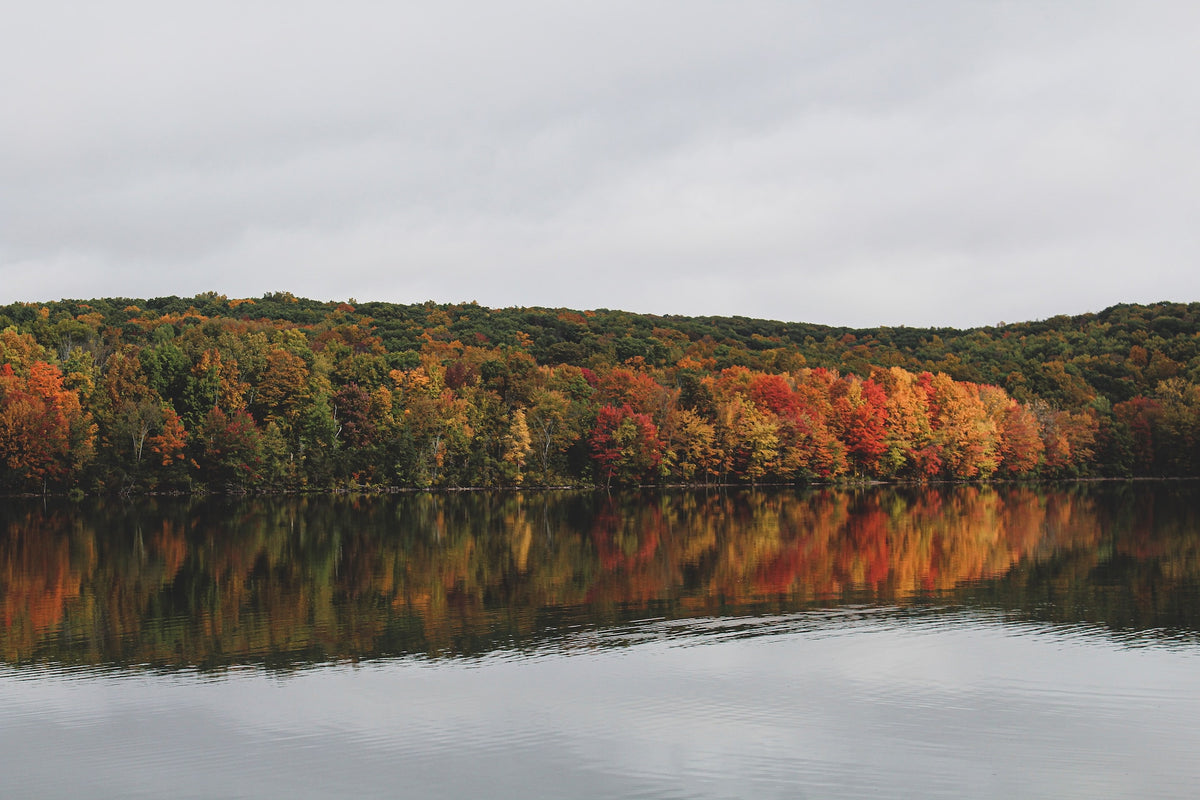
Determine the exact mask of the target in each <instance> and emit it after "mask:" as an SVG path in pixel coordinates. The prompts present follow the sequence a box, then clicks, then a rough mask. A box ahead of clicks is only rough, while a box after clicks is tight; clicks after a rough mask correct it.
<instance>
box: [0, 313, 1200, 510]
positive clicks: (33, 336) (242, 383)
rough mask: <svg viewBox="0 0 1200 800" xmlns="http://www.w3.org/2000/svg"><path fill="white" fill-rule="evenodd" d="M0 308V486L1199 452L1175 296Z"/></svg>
mask: <svg viewBox="0 0 1200 800" xmlns="http://www.w3.org/2000/svg"><path fill="white" fill-rule="evenodd" d="M0 331H2V333H0V487H4V488H6V489H8V490H10V491H11V490H23V491H29V490H34V491H39V490H50V489H64V488H68V487H78V488H82V489H84V490H86V491H98V492H111V491H141V490H150V489H158V490H164V489H178V490H189V491H190V490H196V489H209V490H242V489H246V490H252V489H326V488H334V487H347V486H363V485H369V486H378V487H431V486H467V485H470V486H512V485H526V486H528V485H558V484H563V483H567V484H574V485H593V484H602V485H611V484H613V483H659V482H697V481H699V482H714V481H721V482H725V481H767V480H770V481H785V482H794V481H799V482H803V481H813V480H836V479H843V478H872V479H885V480H886V479H905V480H926V479H953V480H975V479H987V478H995V477H1041V478H1044V477H1063V476H1082V475H1104V476H1120V475H1196V474H1197V473H1198V471H1200V469H1198V468H1200V459H1198V457H1197V431H1198V429H1200V388H1198V386H1197V384H1198V383H1200V303H1191V304H1177V303H1157V304H1153V305H1147V306H1140V305H1119V306H1114V307H1112V308H1109V309H1106V310H1104V311H1102V312H1100V313H1098V314H1086V315H1081V316H1076V317H1054V318H1052V319H1049V320H1043V321H1039V322H1027V323H1017V324H1010V325H1002V326H997V327H986V328H977V329H972V330H962V331H960V330H955V329H949V328H944V329H922V328H906V327H898V328H877V329H850V328H831V327H826V326H819V325H810V324H804V323H785V322H773V321H768V320H756V319H748V318H744V317H680V316H654V315H646V314H632V313H627V312H622V311H610V310H605V309H600V310H593V311H574V310H569V309H545V308H506V309H488V308H485V307H482V306H479V305H476V304H473V303H471V304H455V305H445V304H442V305H439V304H435V303H424V304H417V305H398V304H387V303H355V302H354V301H350V302H348V303H338V302H320V301H313V300H307V299H303V298H297V297H294V296H292V295H290V294H288V293H273V294H269V295H265V296H263V297H261V298H255V299H243V300H239V299H229V298H225V297H223V296H221V295H217V294H213V293H206V294H202V295H198V296H196V297H192V298H178V297H165V298H153V299H149V300H141V299H131V298H108V299H96V300H86V301H85V300H63V301H60V302H53V303H45V304H27V303H19V304H13V305H9V306H0Z"/></svg>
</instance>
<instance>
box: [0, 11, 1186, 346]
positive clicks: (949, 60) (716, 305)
mask: <svg viewBox="0 0 1200 800" xmlns="http://www.w3.org/2000/svg"><path fill="white" fill-rule="evenodd" d="M1197 41H1200V3H1195V2H1192V1H1191V0H1179V1H1178V2H1144V3H1130V2H1125V1H1124V0H1121V1H1120V2H1103V1H1102V0H1096V1H1094V2H1070V0H1061V1H1058V2H1053V3H1047V2H1045V1H1044V0H1036V1H1035V2H975V1H972V0H945V1H942V0H927V1H926V2H920V3H898V2H885V1H883V0H881V1H880V2H846V0H833V1H832V2H804V1H803V0H785V1H783V2H757V1H756V0H744V1H743V2H738V3H731V2H709V1H708V0H687V1H686V2H683V1H680V2H665V1H664V2H656V1H655V0H640V2H624V1H623V0H605V1H604V2H589V1H588V0H572V1H571V2H537V1H536V0H510V1H509V2H505V3H495V2H481V1H476V0H441V1H440V2H438V3H436V4H434V3H404V2H395V1H392V2H367V1H366V0H341V1H340V2H337V3H333V2H320V3H318V2H307V1H306V0H289V2H257V1H256V0H238V1H237V2H226V0H206V2H204V3H187V4H179V3H162V2H157V1H150V0H146V1H145V2H143V1H142V0H108V1H107V2H104V3H95V2H57V1H56V0H39V2H37V3H9V4H6V8H5V11H4V24H3V26H2V27H0V303H9V302H16V301H46V300H56V299H60V298H93V297H114V296H120V297H156V296H164V295H181V296H191V295H194V294H197V293H199V292H204V291H215V292H218V293H220V294H225V295H227V296H229V297H258V296H261V295H263V294H264V293H267V292H276V291H289V292H292V293H293V294H295V295H298V296H303V297H311V298H314V299H321V300H345V299H351V298H353V299H356V300H358V301H367V300H381V301H390V302H398V303H412V302H424V301H425V300H434V301H437V302H460V301H476V302H479V303H481V304H483V305H486V306H492V307H502V306H551V307H560V306H562V307H569V308H576V309H591V308H614V309H624V310H629V311H637V312H645V313H656V314H690V315H709V314H712V315H744V316H751V317H762V318H768V319H779V320H788V321H803V322H816V323H825V324H835V325H852V326H876V325H909V326H926V325H950V326H955V327H971V326H977V325H992V324H997V323H999V322H1005V321H1007V322H1016V321H1024V320H1032V319H1044V318H1046V317H1049V316H1053V315H1055V314H1060V313H1066V314H1076V313H1084V312H1088V311H1099V310H1102V309H1103V308H1106V307H1108V306H1110V305H1113V304H1115V303H1119V302H1154V301H1158V300H1172V301H1181V302H1187V301H1196V300H1200V268H1197V263H1196V261H1197V254H1198V253H1200V225H1197V221H1198V220H1200V149H1198V146H1197V143H1200V80H1197V76H1200V48H1198V47H1196V42H1197Z"/></svg>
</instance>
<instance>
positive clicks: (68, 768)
mask: <svg viewBox="0 0 1200 800" xmlns="http://www.w3.org/2000/svg"><path fill="white" fill-rule="evenodd" d="M1198 588H1200V486H1198V485H1197V484H1196V483H1194V482H1161V483H1155V482H1140V483H1093V484H1064V485H1056V486H1053V487H1042V486H1007V485H1005V486H996V487H976V486H953V487H928V486H927V487H869V488H860V489H849V490H841V489H820V490H797V489H790V490H788V489H778V490H757V489H725V490H712V491H699V490H688V491H684V490H679V491H656V492H629V493H621V494H617V493H614V494H612V495H608V494H605V493H591V492H537V493H534V492H530V493H518V492H512V493H501V492H469V493H455V494H405V495H393V496H338V497H316V498H305V497H300V498H297V497H284V498H249V499H229V498H203V499H174V498H172V499H167V498H143V499H132V500H127V501H121V500H89V501H85V502H82V503H70V502H68V501H66V500H55V499H48V500H42V499H40V498H39V499H32V498H15V499H14V498H7V499H4V500H2V501H0V619H2V621H3V625H2V627H0V775H3V776H4V777H3V784H2V785H3V795H4V796H5V797H39V798H57V797H64V798H65V797H92V798H138V797H146V798H151V797H153V798H160V797H164V796H170V797H186V798H190V797H195V798H212V797H229V798H236V797H289V798H307V797H314V798H315V797H338V796H355V797H360V798H375V797H409V796H410V797H445V798H452V797H488V798H509V797H511V798H518V797H520V798H530V797H588V798H592V797H595V798H602V797H641V798H726V797H753V798H762V797H787V798H794V797H814V798H816V797H819V798H826V797H835V798H840V797H947V798H950V797H1015V796H1020V797H1054V798H1064V797H1079V798H1084V797H1086V798H1093V797H1139V798H1141V797H1190V796H1193V795H1194V793H1195V787H1196V785H1197V784H1198V783H1200V759H1198V758H1197V757H1196V753H1197V752H1200V726H1197V725H1196V720H1197V719H1200V591H1198Z"/></svg>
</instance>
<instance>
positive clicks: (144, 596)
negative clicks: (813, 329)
mask: <svg viewBox="0 0 1200 800" xmlns="http://www.w3.org/2000/svg"><path fill="white" fill-rule="evenodd" d="M1195 499H1196V493H1195V490H1194V488H1192V487H1191V486H1190V485H1187V484H1155V485H1135V486H1129V485H1099V486H1096V485H1092V486H1087V485H1081V486H1077V487H1073V488H1071V489H1070V490H1067V491H1062V490H1055V491H1048V490H1042V489H1037V488H1029V487H1018V486H1009V487H976V486H956V487H937V488H935V487H929V486H921V487H878V488H869V489H856V490H834V489H824V490H817V491H808V492H796V491H766V490H739V491H731V492H710V493H704V492H692V491H687V492H677V493H672V492H666V493H662V492H653V493H649V492H648V493H640V494H639V493H630V494H619V495H615V496H608V495H604V494H598V493H597V494H591V493H464V494H450V495H440V494H414V495H403V496H397V497H391V498H379V497H332V498H331V497H319V498H256V499H249V500H243V501H232V500H228V499H223V498H221V499H202V500H197V499H189V500H167V499H162V500H159V501H157V502H156V501H153V500H150V501H139V502H138V503H137V504H132V505H130V504H121V503H117V502H113V501H96V502H94V503H92V504H90V505H85V506H79V507H68V506H65V505H64V506H51V507H49V508H43V507H42V506H41V505H34V504H33V503H24V502H14V503H11V504H9V505H8V506H6V508H5V509H4V510H3V511H0V577H2V581H0V621H2V622H3V630H2V631H0V653H2V657H3V658H4V660H5V661H7V662H9V663H18V662H28V661H35V660H40V661H45V660H49V661H63V662H85V663H117V664H122V663H148V664H156V665H164V666H165V665H180V666H182V665H200V666H216V665H220V664H225V663H239V662H255V663H278V664H293V663H299V662H305V661H311V660H325V659H330V658H353V657H360V656H372V655H381V654H389V653H425V654H429V655H438V654H454V653H474V652H486V651H487V650H489V649H493V648H495V647H510V646H516V647H521V646H524V645H525V644H526V643H534V642H537V641H539V640H540V639H543V638H544V637H546V636H547V635H554V631H556V630H562V629H564V628H568V627H570V626H579V625H583V626H595V625H604V624H608V623H611V622H614V621H620V620H622V619H632V618H637V617H641V616H646V615H647V614H651V615H660V614H661V615H672V616H689V615H703V614H717V613H731V612H732V613H747V612H752V611H754V610H755V609H758V608H765V607H770V608H773V609H782V610H787V609H798V608H803V607H805V606H806V605H808V604H812V603H819V604H828V603H836V602H839V601H841V600H845V599H853V600H854V601H855V602H863V601H876V602H888V603H906V602H909V601H911V600H912V599H914V598H925V597H931V596H943V595H945V594H947V593H950V594H951V596H952V599H953V600H955V601H965V602H970V603H973V604H982V605H987V606H999V607H1001V608H1003V609H1006V610H1009V611H1012V612H1014V613H1017V614H1019V615H1023V616H1026V617H1037V618H1050V619H1054V620H1094V621H1100V622H1105V623H1106V624H1111V625H1112V626H1114V627H1128V628H1135V629H1144V628H1148V627H1158V626H1172V627H1176V628H1183V629H1186V630H1200V619H1197V618H1196V614H1195V613H1194V612H1193V610H1192V606H1193V605H1194V602H1193V601H1194V600H1195V597H1196V593H1195V591H1194V589H1195V587H1196V585H1197V583H1198V582H1200V542H1198V540H1197V539H1198V537H1197V536H1196V533H1197V522H1198V520H1197V513H1200V512H1198V511H1197V508H1196V504H1195Z"/></svg>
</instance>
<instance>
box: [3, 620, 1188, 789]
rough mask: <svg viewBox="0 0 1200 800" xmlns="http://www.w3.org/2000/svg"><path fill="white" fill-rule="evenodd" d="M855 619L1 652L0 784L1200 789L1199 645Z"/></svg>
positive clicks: (1029, 626) (1027, 626)
mask: <svg viewBox="0 0 1200 800" xmlns="http://www.w3.org/2000/svg"><path fill="white" fill-rule="evenodd" d="M846 616H847V617H848V618H847V619H846V620H845V623H846V624H839V625H833V624H823V625H814V624H811V620H810V621H807V622H806V621H804V620H803V619H802V615H798V616H795V617H794V619H795V621H796V622H795V624H789V622H790V621H791V620H793V617H792V616H791V615H788V616H782V617H780V618H777V619H774V620H764V621H763V626H764V628H765V629H766V630H760V631H754V632H751V631H747V630H745V627H744V626H743V629H742V630H740V631H739V630H734V628H735V627H736V626H734V625H731V624H730V623H729V621H728V620H726V621H720V620H717V621H707V622H706V621H697V622H696V626H695V627H694V629H693V630H692V631H691V632H690V633H688V632H687V631H685V630H683V629H682V628H684V627H686V626H687V623H685V622H679V621H652V622H648V623H646V624H644V625H640V626H639V625H631V626H628V629H627V630H626V631H625V632H624V634H622V633H621V632H616V631H614V632H609V633H611V634H612V635H625V636H626V637H627V639H628V640H629V643H628V644H629V646H624V647H608V646H597V644H598V643H597V642H595V638H596V637H597V636H602V635H609V633H597V632H581V633H579V634H577V636H576V638H577V641H574V642H570V641H564V642H563V646H562V647H561V648H558V649H555V650H544V651H540V652H536V653H531V654H529V656H528V657H526V656H522V655H520V654H514V653H508V654H500V655H496V656H493V657H487V658H479V659H470V660H461V661H460V660H451V661H429V660H425V659H414V658H399V659H389V660H381V661H375V662H370V663H366V664H362V665H347V664H343V665H337V666H328V667H323V668H315V669H309V670H303V671H299V672H295V673H283V674H273V673H267V672H264V671H261V670H255V669H233V670H230V671H228V672H225V673H220V674H218V675H212V674H209V675H206V676H205V675H198V674H196V673H193V672H186V671H185V672H179V673H168V674H164V673H157V672H152V671H144V672H141V671H127V672H123V673H117V674H113V673H109V674H96V673H89V672H88V671H86V670H82V671H78V670H73V671H62V670H60V671H55V672H44V671H41V670H24V669H22V670H14V669H9V668H6V669H4V670H3V671H0V717H2V718H3V720H4V724H3V725H2V726H0V770H2V772H0V774H4V775H5V776H7V777H6V784H7V786H6V792H5V793H6V794H11V796H38V797H78V796H88V797H163V796H176V797H217V796H219V797H266V796H288V797H329V796H348V795H355V796H358V797H397V796H414V797H418V796H419V797H468V796H471V797H479V796H482V797H496V798H503V797H522V798H527V797H631V796H643V797H653V798H666V797H730V796H735V797H797V796H801V797H803V796H812V797H860V796H861V797H867V796H871V797H880V796H883V797H887V796H892V797H910V796H926V797H927V796H941V797H1015V796H1022V797H1031V796H1036V797H1089V798H1090V797H1099V796H1103V797H1147V796H1187V795H1188V794H1189V793H1190V790H1191V787H1193V786H1194V785H1195V784H1196V781H1197V779H1200V764H1198V763H1197V761H1196V759H1195V758H1194V756H1193V754H1194V753H1195V752H1196V751H1197V749H1198V748H1200V733H1198V732H1197V731H1196V729H1195V727H1194V725H1193V722H1194V720H1195V719H1197V718H1200V670H1198V669H1197V666H1200V662H1198V659H1197V656H1198V655H1200V650H1197V649H1196V648H1195V647H1188V646H1175V647H1141V648H1130V647H1127V646H1124V645H1123V644H1122V643H1121V642H1119V641H1117V640H1115V639H1114V638H1113V637H1111V636H1109V635H1107V634H1103V633H1098V632H1095V631H1091V630H1088V629H1086V628H1079V627H1071V628H1054V627H1049V626H1045V625H1040V624H1035V623H1024V624H1019V625H1012V624H1004V623H1001V622H1000V621H999V620H998V619H997V618H996V617H995V616H989V615H987V614H979V613H964V614H940V615H928V614H916V615H913V614H908V615H904V614H893V613H880V614H870V613H867V614H863V613H857V612H855V613H847V614H846ZM750 633H753V634H754V635H748V634H750Z"/></svg>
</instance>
